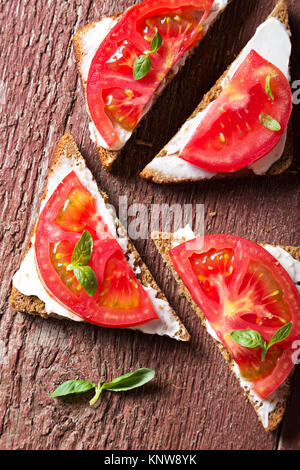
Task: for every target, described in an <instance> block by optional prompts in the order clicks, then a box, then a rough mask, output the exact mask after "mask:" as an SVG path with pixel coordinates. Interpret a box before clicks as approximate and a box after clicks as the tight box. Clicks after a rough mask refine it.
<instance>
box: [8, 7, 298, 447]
mask: <svg viewBox="0 0 300 470" xmlns="http://www.w3.org/2000/svg"><path fill="white" fill-rule="evenodd" d="M131 3H133V2H132V1H131V0H120V1H117V0H115V1H114V0H110V1H109V0H105V1H104V2H100V1H96V0H94V1H93V0H52V1H47V0H8V1H4V0H1V3H0V19H1V36H0V47H1V51H2V52H1V63H0V80H1V81H0V108H1V126H0V132H1V174H0V191H1V231H0V233H1V247H0V253H1V260H2V262H1V266H0V295H1V313H2V316H0V448H1V449H145V448H149V449H275V448H278V447H279V448H281V449H287V448H298V449H300V426H299V394H300V373H299V372H300V371H299V370H298V371H297V372H296V378H295V382H294V386H293V398H292V400H291V401H290V405H289V409H288V412H287V414H286V418H285V420H284V423H283V427H282V428H280V430H279V431H278V432H275V433H272V434H266V433H265V431H264V430H263V428H262V427H261V425H260V424H259V423H258V421H257V418H256V415H255V413H254V410H253V409H252V407H251V406H250V405H249V404H247V403H246V402H245V400H244V398H243V396H242V394H241V391H240V388H239V386H238V384H237V383H236V381H235V379H234V378H233V377H232V375H231V374H230V372H229V370H228V369H227V365H226V364H225V363H224V362H223V360H222V359H221V358H220V355H219V352H218V351H217V350H216V348H215V347H214V345H213V344H212V341H211V340H210V338H208V337H207V335H206V334H205V332H204V331H203V330H202V329H201V328H200V326H199V322H198V320H197V319H196V318H195V315H194V314H193V312H192V311H191V309H190V308H189V306H188V304H187V302H186V301H185V300H183V299H181V298H179V297H178V291H177V288H176V283H175V282H174V280H173V278H172V277H171V276H170V274H169V273H168V271H167V270H166V268H165V266H164V265H163V263H162V261H161V259H160V256H159V255H158V254H157V253H156V251H155V248H154V245H153V243H152V242H151V241H150V240H148V241H146V240H137V241H136V246H137V248H138V249H139V250H140V252H141V254H142V257H143V258H144V260H145V261H146V262H147V263H148V265H149V268H150V270H151V271H152V273H153V274H154V275H155V277H156V278H157V281H158V283H159V284H160V286H161V287H162V288H163V289H164V291H165V293H166V295H167V296H168V298H169V299H170V302H171V303H172V305H173V306H174V307H175V308H176V310H177V311H178V313H179V315H180V316H181V318H182V319H183V320H184V322H185V324H186V326H187V327H188V329H189V331H190V333H191V335H192V341H191V342H190V344H181V343H178V342H176V341H173V340H171V339H168V338H161V337H151V336H147V335H143V334H139V333H134V332H129V331H115V330H112V331H110V330H105V329H102V328H97V327H93V326H90V325H78V324H73V323H72V322H67V321H59V320H57V321H56V320H49V321H45V320H43V319H41V318H32V317H30V316H26V315H24V314H21V313H15V312H14V311H12V310H11V309H10V308H9V307H8V296H9V292H10V287H11V278H12V275H13V273H14V272H15V270H16V269H17V267H18V265H19V263H20V259H21V256H22V253H23V251H24V249H25V247H26V244H27V241H28V237H29V234H30V231H31V229H32V227H33V223H34V220H35V217H36V214H37V211H38V208H39V197H40V195H41V192H42V188H43V184H44V181H45V178H46V175H47V171H48V164H49V161H50V159H51V156H52V154H53V151H54V148H55V145H56V142H57V141H58V139H59V138H60V137H61V136H62V134H63V133H64V132H65V131H71V133H72V134H73V135H74V137H75V139H76V141H77V144H78V145H79V147H80V149H81V151H82V153H83V155H84V156H85V157H86V158H87V161H88V164H89V166H90V168H91V169H92V171H93V173H94V175H95V176H96V178H97V181H98V182H99V183H101V185H102V187H103V188H104V190H105V191H107V193H108V194H109V196H110V198H111V201H112V203H113V204H115V205H116V206H117V207H118V197H119V195H127V196H128V201H129V203H131V202H140V201H142V202H144V203H147V204H151V203H153V202H155V203H163V202H178V203H194V204H195V203H202V204H205V226H206V231H207V233H213V232H228V233H234V234H238V235H241V236H245V237H248V238H250V239H252V240H257V241H261V242H270V243H279V244H285V245H288V244H291V245H294V244H299V242H300V240H299V219H298V217H299V185H298V182H299V179H298V177H299V175H297V173H295V174H291V173H289V174H287V175H284V176H281V177H276V178H269V179H268V178H262V179H258V178H257V179H251V180H247V181H234V182H230V183H227V182H214V183H213V184H205V185H199V184H193V185H189V186H179V187H175V188H174V187H157V186H154V185H151V184H148V183H146V182H145V181H141V180H140V179H139V178H138V176H137V174H138V171H139V170H141V169H142V168H143V167H144V165H145V164H146V163H147V162H148V161H150V159H151V157H152V156H153V155H154V154H155V153H156V152H157V151H158V150H159V149H160V148H161V147H162V146H163V145H164V144H165V143H166V142H167V141H168V139H169V138H170V137H171V136H172V135H173V134H174V132H175V131H176V130H177V128H178V127H179V126H180V125H181V123H182V122H183V121H184V120H185V118H186V117H187V116H188V115H189V114H190V113H191V111H192V110H193V109H194V107H195V106H196V104H197V103H198V102H199V101H200V99H201V98H202V95H203V93H204V92H205V91H207V89H208V88H210V87H211V86H212V85H213V83H214V82H215V80H216V79H217V78H218V76H219V75H220V74H221V73H222V72H223V70H224V69H225V68H226V67H227V65H228V64H229V63H230V62H231V61H232V60H233V58H234V57H235V55H236V54H237V53H238V52H239V50H240V48H241V46H243V45H244V44H245V43H246V41H247V40H248V39H249V38H250V37H251V36H252V34H253V33H254V31H255V28H256V26H257V25H258V24H259V23H260V22H261V21H262V20H264V18H265V17H266V16H267V15H268V14H269V12H270V11H271V10H272V8H273V6H274V2H273V1H272V0H264V1H258V0H243V1H242V2H241V1H237V0H233V3H232V4H231V5H230V6H229V7H228V10H227V11H226V12H225V14H224V15H223V16H222V18H221V21H219V22H218V23H217V24H216V25H215V26H214V27H213V29H212V30H211V32H210V33H209V35H208V36H207V37H206V38H205V39H204V40H203V42H202V44H201V46H200V48H199V50H198V52H197V54H195V55H194V56H193V57H192V59H190V60H189V62H188V63H187V65H186V67H185V69H184V70H183V71H182V72H181V73H179V75H178V76H177V77H176V79H175V80H174V81H173V82H172V84H171V85H170V86H169V87H168V89H167V90H166V91H165V93H164V94H163V96H162V97H161V98H160V99H159V100H158V102H157V104H156V105H155V108H154V109H153V111H152V112H151V113H150V114H149V116H148V117H147V118H146V120H145V121H144V122H143V123H142V125H141V126H140V128H139V130H138V132H137V138H139V139H143V140H145V141H147V142H152V143H153V147H152V148H148V147H141V146H138V145H135V142H134V140H133V141H132V142H131V143H130V144H129V145H128V146H127V148H126V150H125V152H124V153H123V156H122V159H121V160H120V161H119V163H118V164H117V165H116V167H115V168H114V171H113V173H112V174H107V173H105V171H103V170H102V169H101V167H100V164H99V162H98V160H97V153H96V150H95V148H94V145H93V144H92V143H91V142H90V139H89V135H88V132H87V124H88V121H87V118H86V114H85V111H84V100H83V96H82V91H81V85H80V82H79V79H78V76H77V72H76V67H75V62H74V56H73V51H72V47H71V39H72V35H73V34H74V32H75V31H76V30H77V29H78V27H80V26H82V25H84V24H86V23H87V22H89V21H91V20H94V19H98V18H99V17H100V16H101V15H102V14H111V13H114V12H117V11H119V10H123V9H124V8H125V7H127V6H128V5H129V4H131ZM288 4H289V10H290V21H291V27H292V30H293V47H294V48H293V61H292V66H293V79H294V80H296V79H299V78H300V62H299V56H300V4H299V0H289V1H288ZM220 45H222V47H220ZM224 51H225V53H224ZM174 96H177V97H178V99H176V100H174ZM293 119H294V121H293V122H294V129H295V157H296V160H295V163H294V169H295V170H296V171H297V167H299V166H300V165H299V153H300V135H299V127H300V107H299V106H295V109H294V116H293ZM212 211H215V212H216V213H217V215H216V216H215V217H214V218H212V217H210V216H209V213H210V212H212ZM140 366H147V367H152V368H153V369H155V370H156V371H157V378H156V380H155V381H154V382H153V383H151V384H149V385H148V386H146V387H144V388H143V389H140V390H139V391H133V392H131V393H127V394H126V395H125V394H124V395H121V394H114V395H113V394H109V393H107V394H105V395H104V394H103V398H102V399H101V402H100V404H99V406H98V407H97V408H96V409H93V408H90V407H88V405H87V403H86V400H85V399H84V400H77V401H76V402H74V401H72V400H70V399H66V400H63V401H58V400H54V399H51V398H50V397H49V392H50V391H52V390H53V388H54V387H55V386H56V385H57V384H58V383H60V382H62V381H64V380H67V379H69V378H74V377H80V378H85V379H87V380H88V379H90V380H93V381H96V380H98V379H100V378H107V379H110V378H112V377H113V376H117V375H120V374H121V373H123V372H125V371H129V370H133V369H136V368H137V367H140ZM297 393H298V395H297Z"/></svg>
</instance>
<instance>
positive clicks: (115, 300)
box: [10, 134, 189, 341]
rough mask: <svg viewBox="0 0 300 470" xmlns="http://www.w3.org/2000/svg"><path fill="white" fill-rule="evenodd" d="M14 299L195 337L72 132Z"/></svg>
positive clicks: (60, 314) (112, 323) (57, 161)
mask: <svg viewBox="0 0 300 470" xmlns="http://www.w3.org/2000/svg"><path fill="white" fill-rule="evenodd" d="M10 304H11V305H12V307H13V308H14V309H15V310H18V311H22V312H27V313H29V314H33V315H40V316H42V317H45V318H48V317H57V318H61V319H69V320H73V321H76V322H89V323H92V324H95V325H99V326H103V327H107V328H130V329H135V330H140V331H142V332H144V333H148V334H158V335H167V336H169V337H171V338H175V339H177V340H181V341H188V340H189V334H188V332H187V330H186V329H185V327H184V326H183V324H182V323H181V321H180V320H179V318H178V317H177V316H176V315H175V313H174V311H173V310H172V308H171V307H170V305H169V304H168V302H167V300H166V298H165V296H164V295H163V293H162V292H161V290H160V289H159V287H158V286H157V284H156V283H155V281H154V279H153V277H152V276H151V274H150V272H149V270H148V269H147V267H146V266H145V264H144V263H143V262H142V260H141V258H140V256H139V255H138V253H137V251H136V250H135V248H134V246H133V245H132V243H131V241H130V240H129V239H128V237H127V235H126V232H125V231H124V229H123V228H122V226H121V225H120V222H119V221H118V219H117V218H116V215H115V213H114V211H113V208H112V207H111V206H109V205H108V202H107V196H106V195H105V194H104V193H103V192H102V191H101V190H100V189H99V188H98V186H97V184H96V182H95V180H94V178H93V176H92V174H91V172H90V171H89V170H88V168H87V166H86V164H85V161H84V159H83V157H82V156H81V154H80V153H79V151H78V149H77V146H76V144H75V142H74V140H73V138H72V136H71V135H70V134H66V135H64V136H63V137H62V138H61V139H60V141H59V143H58V145H57V148H56V150H55V154H54V158H53V161H52V164H51V168H50V173H49V176H48V180H47V184H46V188H45V192H44V195H43V198H42V201H41V205H40V212H39V214H38V218H37V223H36V225H35V228H34V230H33V233H32V235H31V239H30V240H29V243H28V246H27V250H26V253H25V255H24V257H23V260H22V262H21V265H20V268H19V269H18V271H17V272H16V273H15V275H14V277H13V288H12V293H11V297H10Z"/></svg>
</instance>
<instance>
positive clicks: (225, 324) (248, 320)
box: [169, 235, 300, 399]
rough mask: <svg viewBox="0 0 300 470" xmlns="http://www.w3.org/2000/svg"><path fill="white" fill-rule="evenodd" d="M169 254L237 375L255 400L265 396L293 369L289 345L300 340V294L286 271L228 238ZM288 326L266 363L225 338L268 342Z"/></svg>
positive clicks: (236, 239)
mask: <svg viewBox="0 0 300 470" xmlns="http://www.w3.org/2000/svg"><path fill="white" fill-rule="evenodd" d="M169 255H170V258H171V260H172V262H173V265H174V267H175V270H176V271H177V273H178V274H179V275H180V277H181V278H182V280H183V282H184V284H185V285H186V287H187V288H188V290H189V291H190V293H191V295H192V297H193V299H194V301H195V302H196V303H197V305H198V306H199V307H200V309H201V310H202V312H203V313H204V315H205V317H206V319H207V320H208V322H209V323H210V325H211V327H212V328H213V329H214V331H215V332H216V334H217V336H218V338H219V339H220V341H221V342H222V343H223V345H224V346H225V347H226V349H227V350H228V351H229V353H230V355H231V356H232V358H233V360H234V361H235V362H236V363H237V364H238V366H239V368H240V372H241V376H242V377H243V378H244V379H245V380H247V381H249V382H251V389H252V390H253V391H254V392H255V393H256V394H257V395H258V396H259V397H260V398H262V399H264V398H266V397H267V396H269V395H270V394H271V393H272V392H273V391H274V390H276V389H277V388H278V387H279V385H280V384H281V383H282V382H283V381H284V380H285V379H286V377H287V376H288V374H289V373H290V371H291V369H292V368H293V367H294V362H293V360H292V356H293V354H295V350H293V349H292V344H293V341H295V340H296V339H298V340H299V339H300V295H299V293H298V291H297V288H296V286H295V284H294V283H293V281H292V279H291V278H290V276H289V274H288V273H287V271H286V270H285V269H284V268H283V267H282V266H281V264H280V263H279V262H278V261H277V260H276V259H275V258H274V257H273V256H272V255H270V254H269V253H268V252H267V250H265V249H264V248H263V247H261V246H259V245H257V244H256V243H253V242H251V241H249V240H245V239H243V238H239V237H236V236H233V235H208V236H205V237H200V238H198V239H196V240H192V241H190V242H186V243H183V244H181V245H179V246H177V247H176V248H174V249H172V250H170V252H169ZM288 322H292V324H293V326H292V330H291V333H290V335H289V336H288V337H287V338H286V339H285V340H284V341H282V342H281V343H277V344H276V345H274V346H273V347H271V348H270V349H269V351H268V353H267V356H266V359H265V361H262V354H261V349H260V348H255V349H250V348H246V347H243V346H241V345H239V344H238V343H236V342H235V341H234V340H233V338H232V337H231V336H230V334H231V332H232V331H235V330H244V329H251V330H256V331H258V332H259V333H260V334H261V335H262V337H263V339H264V340H265V341H267V342H269V341H270V339H271V337H272V336H273V335H274V333H275V332H276V331H277V330H278V329H279V328H280V327H282V326H283V325H285V324H286V323H288Z"/></svg>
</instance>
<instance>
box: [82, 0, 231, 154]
mask: <svg viewBox="0 0 300 470" xmlns="http://www.w3.org/2000/svg"><path fill="white" fill-rule="evenodd" d="M227 4H228V0H215V1H214V3H213V5H212V8H211V11H210V13H209V15H208V17H207V18H206V20H205V21H204V23H203V30H204V32H205V33H206V32H207V31H208V29H209V27H210V26H211V25H212V23H213V22H214V21H215V20H216V18H217V16H218V15H219V14H220V13H221V12H222V11H223V10H224V8H225V7H226V6H227ZM117 22H118V18H116V19H113V18H110V17H107V18H102V19H101V20H99V21H97V22H95V23H92V24H91V25H90V27H89V28H88V29H87V30H86V31H85V32H84V34H83V35H82V37H81V49H82V53H83V54H82V57H81V59H80V63H79V70H80V74H81V76H82V79H83V82H84V89H86V83H87V79H88V74H89V69H90V66H91V63H92V60H93V57H94V55H95V53H96V52H97V49H98V48H99V46H100V45H101V43H102V41H103V40H104V38H105V37H106V36H107V34H108V33H109V32H110V30H111V29H112V28H113V27H114V26H115V24H116V23H117ZM188 56H189V51H187V52H186V53H185V54H183V55H182V57H181V58H180V59H179V60H178V61H177V63H176V64H174V66H173V68H172V73H173V74H174V75H176V74H177V73H178V71H179V69H180V68H181V67H182V66H183V65H184V63H185V61H186V59H187V57H188ZM165 85H166V80H163V81H162V83H161V85H160V86H159V88H158V89H157V90H156V92H155V94H154V96H153V97H152V99H151V100H150V101H149V103H148V104H147V106H146V107H145V109H144V111H143V113H142V115H141V116H140V120H141V119H142V118H143V116H145V114H146V113H147V112H148V110H149V109H150V108H151V106H152V104H153V101H154V100H155V98H156V96H158V95H159V94H160V92H161V91H162V89H163V88H164V87H165ZM114 127H115V129H116V131H117V132H118V135H119V141H118V143H117V144H116V145H115V146H113V147H108V145H107V143H106V142H105V140H104V139H103V137H102V136H101V133H100V132H99V129H97V128H96V126H95V124H94V123H93V122H90V124H89V130H90V136H91V140H92V141H93V142H95V143H96V145H97V147H103V148H105V149H109V150H120V149H121V148H122V147H124V145H125V144H126V142H127V141H128V140H129V138H130V137H131V135H132V132H130V131H127V130H125V129H123V128H122V127H121V126H120V125H118V124H117V123H114Z"/></svg>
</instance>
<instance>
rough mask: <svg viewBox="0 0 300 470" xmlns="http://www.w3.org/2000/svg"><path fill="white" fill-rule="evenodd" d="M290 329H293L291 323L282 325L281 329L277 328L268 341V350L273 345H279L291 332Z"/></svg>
mask: <svg viewBox="0 0 300 470" xmlns="http://www.w3.org/2000/svg"><path fill="white" fill-rule="evenodd" d="M292 327H293V322H289V323H286V324H285V325H283V326H282V327H281V328H279V330H278V331H276V333H275V335H274V336H272V338H271V339H270V342H269V344H268V349H270V348H271V346H273V345H274V344H276V343H280V342H281V341H283V340H284V339H286V338H287V337H288V336H289V334H290V332H291V330H292Z"/></svg>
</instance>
